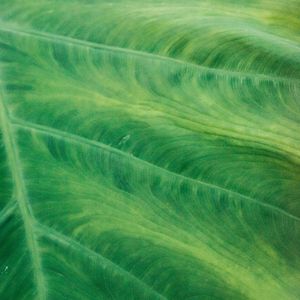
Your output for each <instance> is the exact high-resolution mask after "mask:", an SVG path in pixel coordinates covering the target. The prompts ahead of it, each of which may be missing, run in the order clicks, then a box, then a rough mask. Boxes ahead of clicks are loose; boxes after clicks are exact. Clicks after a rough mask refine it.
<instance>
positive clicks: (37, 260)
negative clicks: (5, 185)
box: [0, 85, 46, 300]
mask: <svg viewBox="0 0 300 300" xmlns="http://www.w3.org/2000/svg"><path fill="white" fill-rule="evenodd" d="M0 118H1V128H2V132H3V140H4V146H5V150H6V154H7V160H8V164H9V166H10V170H11V175H12V179H13V182H14V184H15V186H14V189H15V199H16V201H17V203H18V207H19V210H20V214H21V217H22V220H23V224H24V231H25V237H26V243H27V246H28V250H29V252H30V255H31V260H32V265H33V275H34V280H35V283H36V288H37V295H36V296H37V299H39V300H46V282H45V278H44V274H43V271H42V263H41V257H40V252H39V246H38V242H37V237H36V235H35V232H34V224H35V222H36V221H35V218H34V216H33V212H32V209H31V206H30V203H29V201H28V199H27V195H26V188H25V184H24V179H23V174H22V170H21V165H20V158H19V152H18V149H17V144H16V140H15V136H14V133H13V128H12V125H11V123H10V120H9V117H8V110H7V108H6V105H5V102H4V93H3V91H2V86H1V85H0Z"/></svg>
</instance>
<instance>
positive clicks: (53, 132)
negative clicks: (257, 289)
mask: <svg viewBox="0 0 300 300" xmlns="http://www.w3.org/2000/svg"><path fill="white" fill-rule="evenodd" d="M11 122H12V124H14V125H15V126H18V127H20V128H23V129H24V130H30V131H35V132H37V133H40V134H44V135H48V136H52V137H54V138H58V139H67V140H69V141H73V142H75V143H78V144H81V145H85V146H89V147H95V148H100V149H102V150H104V151H107V152H110V153H116V154H118V155H122V156H125V157H128V158H130V159H132V160H135V161H137V162H139V163H143V164H145V165H148V166H149V167H151V168H154V169H157V170H161V171H163V172H165V173H168V174H170V175H172V176H175V177H177V178H182V179H183V180H187V181H189V182H193V183H195V184H201V185H204V186H207V187H209V188H213V189H218V190H220V191H223V192H224V193H227V194H231V195H233V196H237V197H239V198H241V199H243V200H246V201H251V202H254V203H256V204H258V205H260V206H263V207H265V208H267V209H270V210H272V211H275V212H277V213H279V214H282V215H285V216H286V217H288V218H291V219H293V220H295V221H298V222H299V221H300V218H299V217H297V216H295V215H292V214H290V213H288V212H287V211H285V210H283V209H281V208H279V207H276V206H274V205H272V204H268V203H264V202H262V201H260V200H257V199H255V198H252V197H250V196H246V195H244V194H241V193H239V192H236V191H232V190H230V189H227V188H224V187H221V186H219V185H216V184H213V183H208V182H205V181H202V180H199V179H194V178H190V177H187V176H185V175H182V174H179V173H175V172H172V171H170V170H167V169H164V168H162V167H160V166H158V165H155V164H153V163H151V162H148V161H144V160H142V159H140V158H138V157H136V156H132V155H130V154H128V153H126V152H124V151H121V150H119V149H116V148H114V147H112V146H109V145H106V144H103V143H101V142H98V141H94V140H90V139H88V138H85V137H81V136H79V135H76V134H73V133H70V132H66V131H62V130H59V129H54V128H51V127H48V126H43V125H38V124H34V123H31V122H27V121H23V120H20V119H15V118H14V119H13V120H12V121H11Z"/></svg>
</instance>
